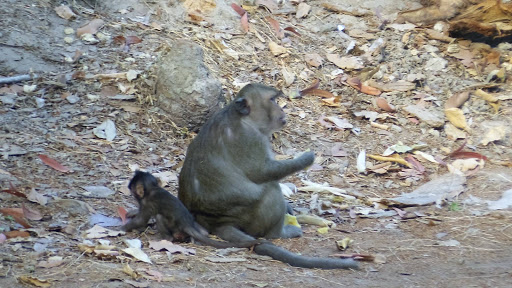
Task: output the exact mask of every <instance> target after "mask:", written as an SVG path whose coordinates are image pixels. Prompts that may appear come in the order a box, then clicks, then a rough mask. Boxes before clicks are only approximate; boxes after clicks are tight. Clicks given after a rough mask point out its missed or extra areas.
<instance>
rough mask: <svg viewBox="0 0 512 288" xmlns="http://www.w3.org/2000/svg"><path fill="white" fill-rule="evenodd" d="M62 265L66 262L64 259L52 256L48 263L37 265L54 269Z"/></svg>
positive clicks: (42, 262) (43, 262)
mask: <svg viewBox="0 0 512 288" xmlns="http://www.w3.org/2000/svg"><path fill="white" fill-rule="evenodd" d="M62 264H64V260H62V257H60V256H52V257H50V258H48V261H40V262H39V263H37V267H42V268H53V267H58V266H60V265H62Z"/></svg>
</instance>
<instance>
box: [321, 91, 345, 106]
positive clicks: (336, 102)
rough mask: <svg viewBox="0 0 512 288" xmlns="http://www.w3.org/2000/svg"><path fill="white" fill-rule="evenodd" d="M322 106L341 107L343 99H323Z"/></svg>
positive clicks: (338, 97)
mask: <svg viewBox="0 0 512 288" xmlns="http://www.w3.org/2000/svg"><path fill="white" fill-rule="evenodd" d="M326 92H327V91H326ZM322 104H323V105H325V106H329V107H341V97H340V96H334V97H331V98H322Z"/></svg>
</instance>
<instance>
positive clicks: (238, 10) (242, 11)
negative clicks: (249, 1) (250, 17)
mask: <svg viewBox="0 0 512 288" xmlns="http://www.w3.org/2000/svg"><path fill="white" fill-rule="evenodd" d="M231 8H233V10H235V12H236V13H238V15H240V16H244V14H247V11H245V9H244V8H242V7H241V6H240V5H237V4H235V3H231Z"/></svg>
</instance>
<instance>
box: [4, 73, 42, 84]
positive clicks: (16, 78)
mask: <svg viewBox="0 0 512 288" xmlns="http://www.w3.org/2000/svg"><path fill="white" fill-rule="evenodd" d="M33 78H37V75H35V74H34V76H33V77H32V76H30V74H24V75H18V76H11V77H0V84H8V83H15V82H21V81H27V80H32V79H33Z"/></svg>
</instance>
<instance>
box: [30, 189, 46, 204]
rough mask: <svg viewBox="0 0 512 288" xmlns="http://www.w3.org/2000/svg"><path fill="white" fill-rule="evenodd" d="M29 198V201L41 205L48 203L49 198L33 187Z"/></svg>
mask: <svg viewBox="0 0 512 288" xmlns="http://www.w3.org/2000/svg"><path fill="white" fill-rule="evenodd" d="M27 199H28V200H29V201H32V202H35V203H39V204H40V205H43V206H44V205H46V203H48V198H47V197H46V196H44V195H42V194H39V193H37V191H36V189H32V191H30V193H28V195H27Z"/></svg>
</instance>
